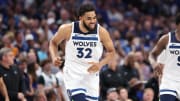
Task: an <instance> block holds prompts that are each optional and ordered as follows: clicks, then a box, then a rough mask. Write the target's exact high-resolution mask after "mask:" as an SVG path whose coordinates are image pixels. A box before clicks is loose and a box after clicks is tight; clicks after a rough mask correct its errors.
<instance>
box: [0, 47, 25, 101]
mask: <svg viewBox="0 0 180 101" xmlns="http://www.w3.org/2000/svg"><path fill="white" fill-rule="evenodd" d="M0 75H2V76H3V80H4V82H5V85H6V87H7V90H8V94H9V98H10V101H19V100H21V101H26V99H25V97H24V93H25V89H24V81H23V77H22V74H21V72H20V70H19V69H18V68H17V66H15V65H14V54H13V52H12V50H11V49H10V48H2V49H1V50H0Z"/></svg>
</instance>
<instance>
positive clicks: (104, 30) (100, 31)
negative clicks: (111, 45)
mask: <svg viewBox="0 0 180 101" xmlns="http://www.w3.org/2000/svg"><path fill="white" fill-rule="evenodd" d="M99 33H100V34H103V33H109V32H108V31H107V30H106V29H105V28H104V27H102V26H101V25H99Z"/></svg>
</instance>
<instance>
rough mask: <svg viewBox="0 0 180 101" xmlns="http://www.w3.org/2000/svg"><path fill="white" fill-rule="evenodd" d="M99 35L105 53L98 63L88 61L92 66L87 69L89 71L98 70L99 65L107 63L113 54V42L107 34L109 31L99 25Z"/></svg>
mask: <svg viewBox="0 0 180 101" xmlns="http://www.w3.org/2000/svg"><path fill="white" fill-rule="evenodd" d="M99 35H100V39H101V42H102V44H103V46H104V47H105V49H106V55H105V57H104V58H103V59H102V60H101V61H100V62H99V63H93V62H91V63H90V64H92V66H91V67H90V68H89V69H88V71H89V72H90V73H94V72H97V71H98V70H100V69H101V67H102V66H103V65H105V64H107V63H108V61H110V60H111V59H112V58H113V56H114V55H115V49H114V46H113V42H112V40H111V38H110V36H109V32H108V31H107V30H106V29H105V28H103V27H100V32H99Z"/></svg>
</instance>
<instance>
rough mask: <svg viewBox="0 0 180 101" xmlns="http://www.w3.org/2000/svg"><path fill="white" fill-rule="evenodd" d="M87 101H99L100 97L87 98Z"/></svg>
mask: <svg viewBox="0 0 180 101" xmlns="http://www.w3.org/2000/svg"><path fill="white" fill-rule="evenodd" d="M86 99H87V100H98V99H99V97H92V96H86Z"/></svg>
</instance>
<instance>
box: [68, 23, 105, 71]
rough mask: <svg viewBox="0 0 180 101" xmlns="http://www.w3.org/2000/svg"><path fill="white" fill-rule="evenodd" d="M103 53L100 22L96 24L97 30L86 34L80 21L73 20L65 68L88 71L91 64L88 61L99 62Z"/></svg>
mask: <svg viewBox="0 0 180 101" xmlns="http://www.w3.org/2000/svg"><path fill="white" fill-rule="evenodd" d="M102 53H103V46H102V43H101V40H100V37H99V24H96V27H95V30H93V31H91V32H88V33H86V34H84V33H83V32H82V31H81V30H80V28H79V22H73V23H72V31H71V36H70V38H69V40H68V41H66V47H65V69H68V70H71V72H72V71H73V72H76V73H87V69H88V68H89V67H90V66H91V64H89V63H88V62H99V60H100V58H101V56H102Z"/></svg>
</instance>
